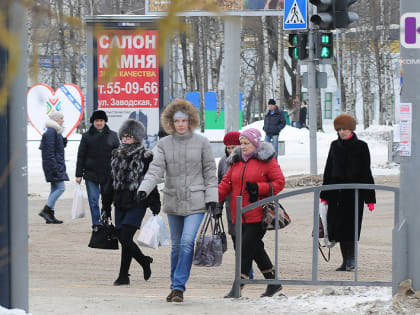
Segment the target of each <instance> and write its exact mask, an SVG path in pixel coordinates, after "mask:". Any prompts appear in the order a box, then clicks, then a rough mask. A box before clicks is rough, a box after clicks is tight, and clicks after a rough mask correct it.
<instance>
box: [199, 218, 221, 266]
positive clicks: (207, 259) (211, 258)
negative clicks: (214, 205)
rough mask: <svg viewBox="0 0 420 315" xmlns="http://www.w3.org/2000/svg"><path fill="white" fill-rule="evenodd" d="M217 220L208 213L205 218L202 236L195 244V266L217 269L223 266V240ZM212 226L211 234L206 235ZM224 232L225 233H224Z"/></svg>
mask: <svg viewBox="0 0 420 315" xmlns="http://www.w3.org/2000/svg"><path fill="white" fill-rule="evenodd" d="M217 224H218V223H217V219H215V218H213V216H212V215H211V214H210V213H209V212H207V213H206V216H205V218H204V222H203V226H202V228H201V231H200V235H199V236H198V237H197V240H196V242H195V250H194V258H193V264H194V265H196V266H203V267H217V266H220V265H221V264H222V258H223V253H224V251H223V240H222V236H221V233H220V232H219V231H220V228H219V227H218V226H217ZM209 226H211V234H206V232H207V229H208V227H209ZM223 232H224V231H223Z"/></svg>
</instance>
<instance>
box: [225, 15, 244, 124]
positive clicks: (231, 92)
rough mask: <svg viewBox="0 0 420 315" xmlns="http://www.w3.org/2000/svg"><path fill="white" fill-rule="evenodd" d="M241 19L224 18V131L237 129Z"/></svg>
mask: <svg viewBox="0 0 420 315" xmlns="http://www.w3.org/2000/svg"><path fill="white" fill-rule="evenodd" d="M240 54H241V20H240V18H234V17H229V18H225V55H224V57H225V58H224V59H225V60H224V67H225V72H224V73H225V79H224V82H225V104H224V105H225V132H229V131H238V130H239V80H240V70H241V68H240V57H241V55H240Z"/></svg>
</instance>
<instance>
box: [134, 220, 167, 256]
mask: <svg viewBox="0 0 420 315" xmlns="http://www.w3.org/2000/svg"><path fill="white" fill-rule="evenodd" d="M137 241H138V242H139V244H140V245H143V246H147V247H150V248H155V249H156V248H158V246H165V245H169V231H168V228H167V227H166V225H165V221H164V220H163V218H162V216H160V215H154V216H153V217H151V218H150V219H149V220H147V222H146V223H145V224H144V226H143V228H142V229H141V231H140V233H139V236H138V237H137Z"/></svg>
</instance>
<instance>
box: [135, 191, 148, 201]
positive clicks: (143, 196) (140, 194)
mask: <svg viewBox="0 0 420 315" xmlns="http://www.w3.org/2000/svg"><path fill="white" fill-rule="evenodd" d="M146 198H147V193H146V192H145V191H143V190H139V191H138V192H137V200H138V201H140V200H145V199H146Z"/></svg>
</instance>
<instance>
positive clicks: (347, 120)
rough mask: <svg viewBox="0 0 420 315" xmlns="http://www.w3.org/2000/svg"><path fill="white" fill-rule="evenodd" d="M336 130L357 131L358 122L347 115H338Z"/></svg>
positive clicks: (335, 121) (335, 123)
mask: <svg viewBox="0 0 420 315" xmlns="http://www.w3.org/2000/svg"><path fill="white" fill-rule="evenodd" d="M334 129H335V130H338V129H346V130H350V131H354V130H355V129H356V120H355V119H354V118H353V117H352V116H350V115H347V114H341V115H338V116H337V117H336V118H335V119H334Z"/></svg>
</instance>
